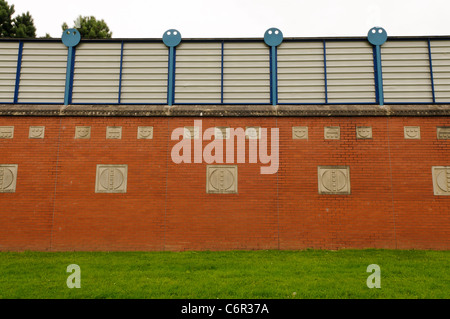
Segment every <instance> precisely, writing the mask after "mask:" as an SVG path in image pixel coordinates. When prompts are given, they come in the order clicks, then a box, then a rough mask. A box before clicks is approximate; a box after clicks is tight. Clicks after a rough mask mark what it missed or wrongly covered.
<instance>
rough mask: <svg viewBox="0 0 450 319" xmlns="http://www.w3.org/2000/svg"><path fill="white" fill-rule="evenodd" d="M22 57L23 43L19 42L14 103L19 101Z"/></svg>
mask: <svg viewBox="0 0 450 319" xmlns="http://www.w3.org/2000/svg"><path fill="white" fill-rule="evenodd" d="M22 55H23V41H19V50H18V53H17V70H16V82H15V86H14V103H17V102H18V101H19V84H20V72H21V70H22Z"/></svg>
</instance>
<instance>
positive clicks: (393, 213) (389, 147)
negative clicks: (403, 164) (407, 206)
mask: <svg viewBox="0 0 450 319" xmlns="http://www.w3.org/2000/svg"><path fill="white" fill-rule="evenodd" d="M386 124H387V138H388V156H389V172H390V175H391V200H392V218H393V219H394V243H395V249H397V229H396V221H395V204H394V186H393V182H392V160H391V143H390V130H389V117H388V118H387V121H386Z"/></svg>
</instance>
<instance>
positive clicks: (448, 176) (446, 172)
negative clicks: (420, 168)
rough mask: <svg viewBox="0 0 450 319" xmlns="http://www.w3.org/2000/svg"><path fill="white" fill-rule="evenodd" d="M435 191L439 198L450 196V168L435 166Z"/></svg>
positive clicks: (433, 170) (433, 171)
mask: <svg viewBox="0 0 450 319" xmlns="http://www.w3.org/2000/svg"><path fill="white" fill-rule="evenodd" d="M432 173H433V174H432V175H433V191H434V195H437V196H450V166H433V167H432Z"/></svg>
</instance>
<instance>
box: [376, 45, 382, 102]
mask: <svg viewBox="0 0 450 319" xmlns="http://www.w3.org/2000/svg"><path fill="white" fill-rule="evenodd" d="M375 59H376V68H377V72H376V74H377V88H378V94H377V95H378V103H379V104H380V105H384V90H383V70H382V68H381V47H380V46H379V45H377V46H375Z"/></svg>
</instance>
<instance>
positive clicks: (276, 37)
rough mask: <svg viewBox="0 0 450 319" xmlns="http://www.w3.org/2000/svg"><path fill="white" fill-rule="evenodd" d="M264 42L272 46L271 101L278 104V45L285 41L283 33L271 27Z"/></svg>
mask: <svg viewBox="0 0 450 319" xmlns="http://www.w3.org/2000/svg"><path fill="white" fill-rule="evenodd" d="M264 42H265V43H266V44H267V45H268V46H270V101H271V103H272V105H277V104H278V76H277V73H278V71H277V68H278V61H277V60H278V59H277V46H279V45H280V44H281V42H283V33H282V32H281V31H280V30H279V29H277V28H270V29H268V30H267V31H266V33H264Z"/></svg>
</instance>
